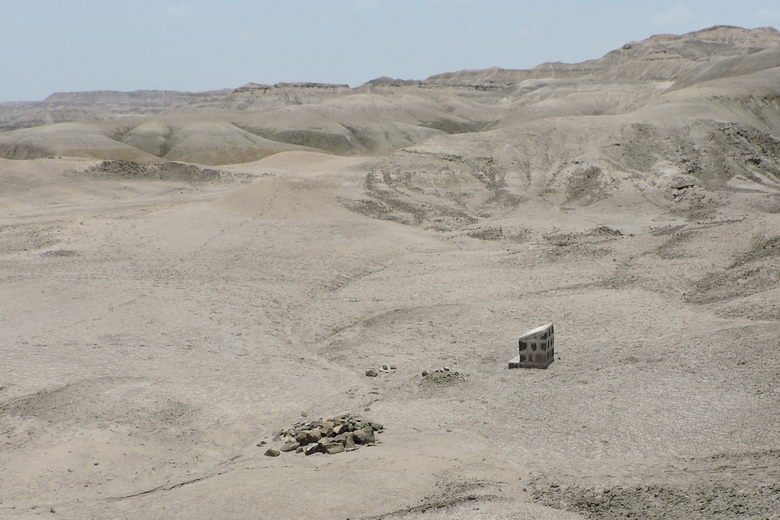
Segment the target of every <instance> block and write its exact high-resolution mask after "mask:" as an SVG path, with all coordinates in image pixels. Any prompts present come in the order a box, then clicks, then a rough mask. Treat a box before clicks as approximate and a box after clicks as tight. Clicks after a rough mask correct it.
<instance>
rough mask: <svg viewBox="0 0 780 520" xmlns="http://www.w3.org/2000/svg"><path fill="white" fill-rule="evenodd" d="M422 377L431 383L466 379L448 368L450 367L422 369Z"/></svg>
mask: <svg viewBox="0 0 780 520" xmlns="http://www.w3.org/2000/svg"><path fill="white" fill-rule="evenodd" d="M422 377H423V381H429V382H431V383H447V382H450V381H456V380H462V379H466V378H465V377H464V376H463V374H461V373H460V372H458V371H456V370H450V367H442V368H437V369H436V370H433V371H432V372H429V371H427V370H423V371H422Z"/></svg>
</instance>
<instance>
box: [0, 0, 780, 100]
mask: <svg viewBox="0 0 780 520" xmlns="http://www.w3.org/2000/svg"><path fill="white" fill-rule="evenodd" d="M0 7H2V10H0V12H2V16H1V17H0V48H2V49H3V62H4V63H3V72H2V73H0V101H22V100H40V99H43V98H45V97H46V96H48V95H49V94H52V93H54V92H72V91H85V90H139V89H160V90H187V91H204V90H213V89H220V88H233V87H238V86H240V85H243V84H245V83H249V82H255V83H269V84H273V83H277V82H285V81H287V82H295V81H316V82H326V83H347V84H349V85H351V86H358V85H360V84H362V83H365V82H366V81H368V80H370V79H373V78H377V77H380V76H390V77H395V78H402V79H424V78H426V77H428V76H431V75H433V74H438V73H442V72H451V71H456V70H462V69H482V68H487V67H492V66H497V67H504V68H515V69H518V68H531V67H534V66H536V65H538V64H539V63H543V62H547V61H564V62H578V61H583V60H586V59H591V58H598V57H600V56H603V55H604V54H606V53H607V52H609V51H610V50H612V49H616V48H618V47H620V46H622V45H623V44H624V43H627V42H629V41H635V40H641V39H644V38H647V37H648V36H651V35H653V34H659V33H676V34H681V33H685V32H689V31H694V30H698V29H703V28H705V27H710V26H712V25H721V24H722V25H737V26H741V27H747V28H752V27H765V26H772V27H775V28H780V2H779V1H778V0H741V1H734V0H684V1H677V0H670V1H666V0H650V1H647V0H644V1H642V0H534V1H525V0H516V1H510V0H298V1H295V0H286V1H285V0H277V1H270V0H254V1H252V0H220V1H206V0H171V1H166V0H155V1H151V0H133V1H126V0H0Z"/></svg>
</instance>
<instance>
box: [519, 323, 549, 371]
mask: <svg viewBox="0 0 780 520" xmlns="http://www.w3.org/2000/svg"><path fill="white" fill-rule="evenodd" d="M518 348H519V350H520V352H519V354H518V355H517V356H515V357H514V358H512V360H510V361H509V368H547V367H549V366H550V363H552V362H553V361H554V359H555V327H553V324H552V323H548V324H547V325H542V326H541V327H537V328H535V329H531V330H529V331H528V332H526V333H525V334H523V335H522V336H520V340H519V342H518Z"/></svg>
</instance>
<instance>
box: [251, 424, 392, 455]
mask: <svg viewBox="0 0 780 520" xmlns="http://www.w3.org/2000/svg"><path fill="white" fill-rule="evenodd" d="M383 430H384V427H383V426H382V425H381V424H377V423H374V422H371V421H367V420H365V419H361V418H360V417H358V416H354V415H350V414H344V415H339V416H338V417H334V418H332V419H319V420H315V421H306V420H301V421H298V422H297V423H296V424H295V425H293V427H292V428H289V429H287V430H281V431H279V432H277V434H276V436H275V437H274V441H277V442H281V443H282V445H281V447H280V448H279V449H276V448H269V449H268V450H267V451H266V452H265V455H267V456H269V457H278V456H279V455H280V453H282V452H284V453H290V452H294V453H304V454H306V455H313V454H315V453H325V454H327V455H335V454H336V453H342V452H345V451H354V450H356V449H358V448H359V447H360V446H361V445H363V446H367V445H368V446H370V445H373V444H375V443H376V434H377V433H379V432H382V431H383Z"/></svg>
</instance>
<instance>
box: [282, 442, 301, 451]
mask: <svg viewBox="0 0 780 520" xmlns="http://www.w3.org/2000/svg"><path fill="white" fill-rule="evenodd" d="M299 446H300V444H298V443H297V442H295V441H293V442H288V443H285V444H284V445H283V446H282V447H281V448H279V449H280V450H281V451H283V452H285V453H287V452H288V451H295V450H297V449H298V447H299Z"/></svg>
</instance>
